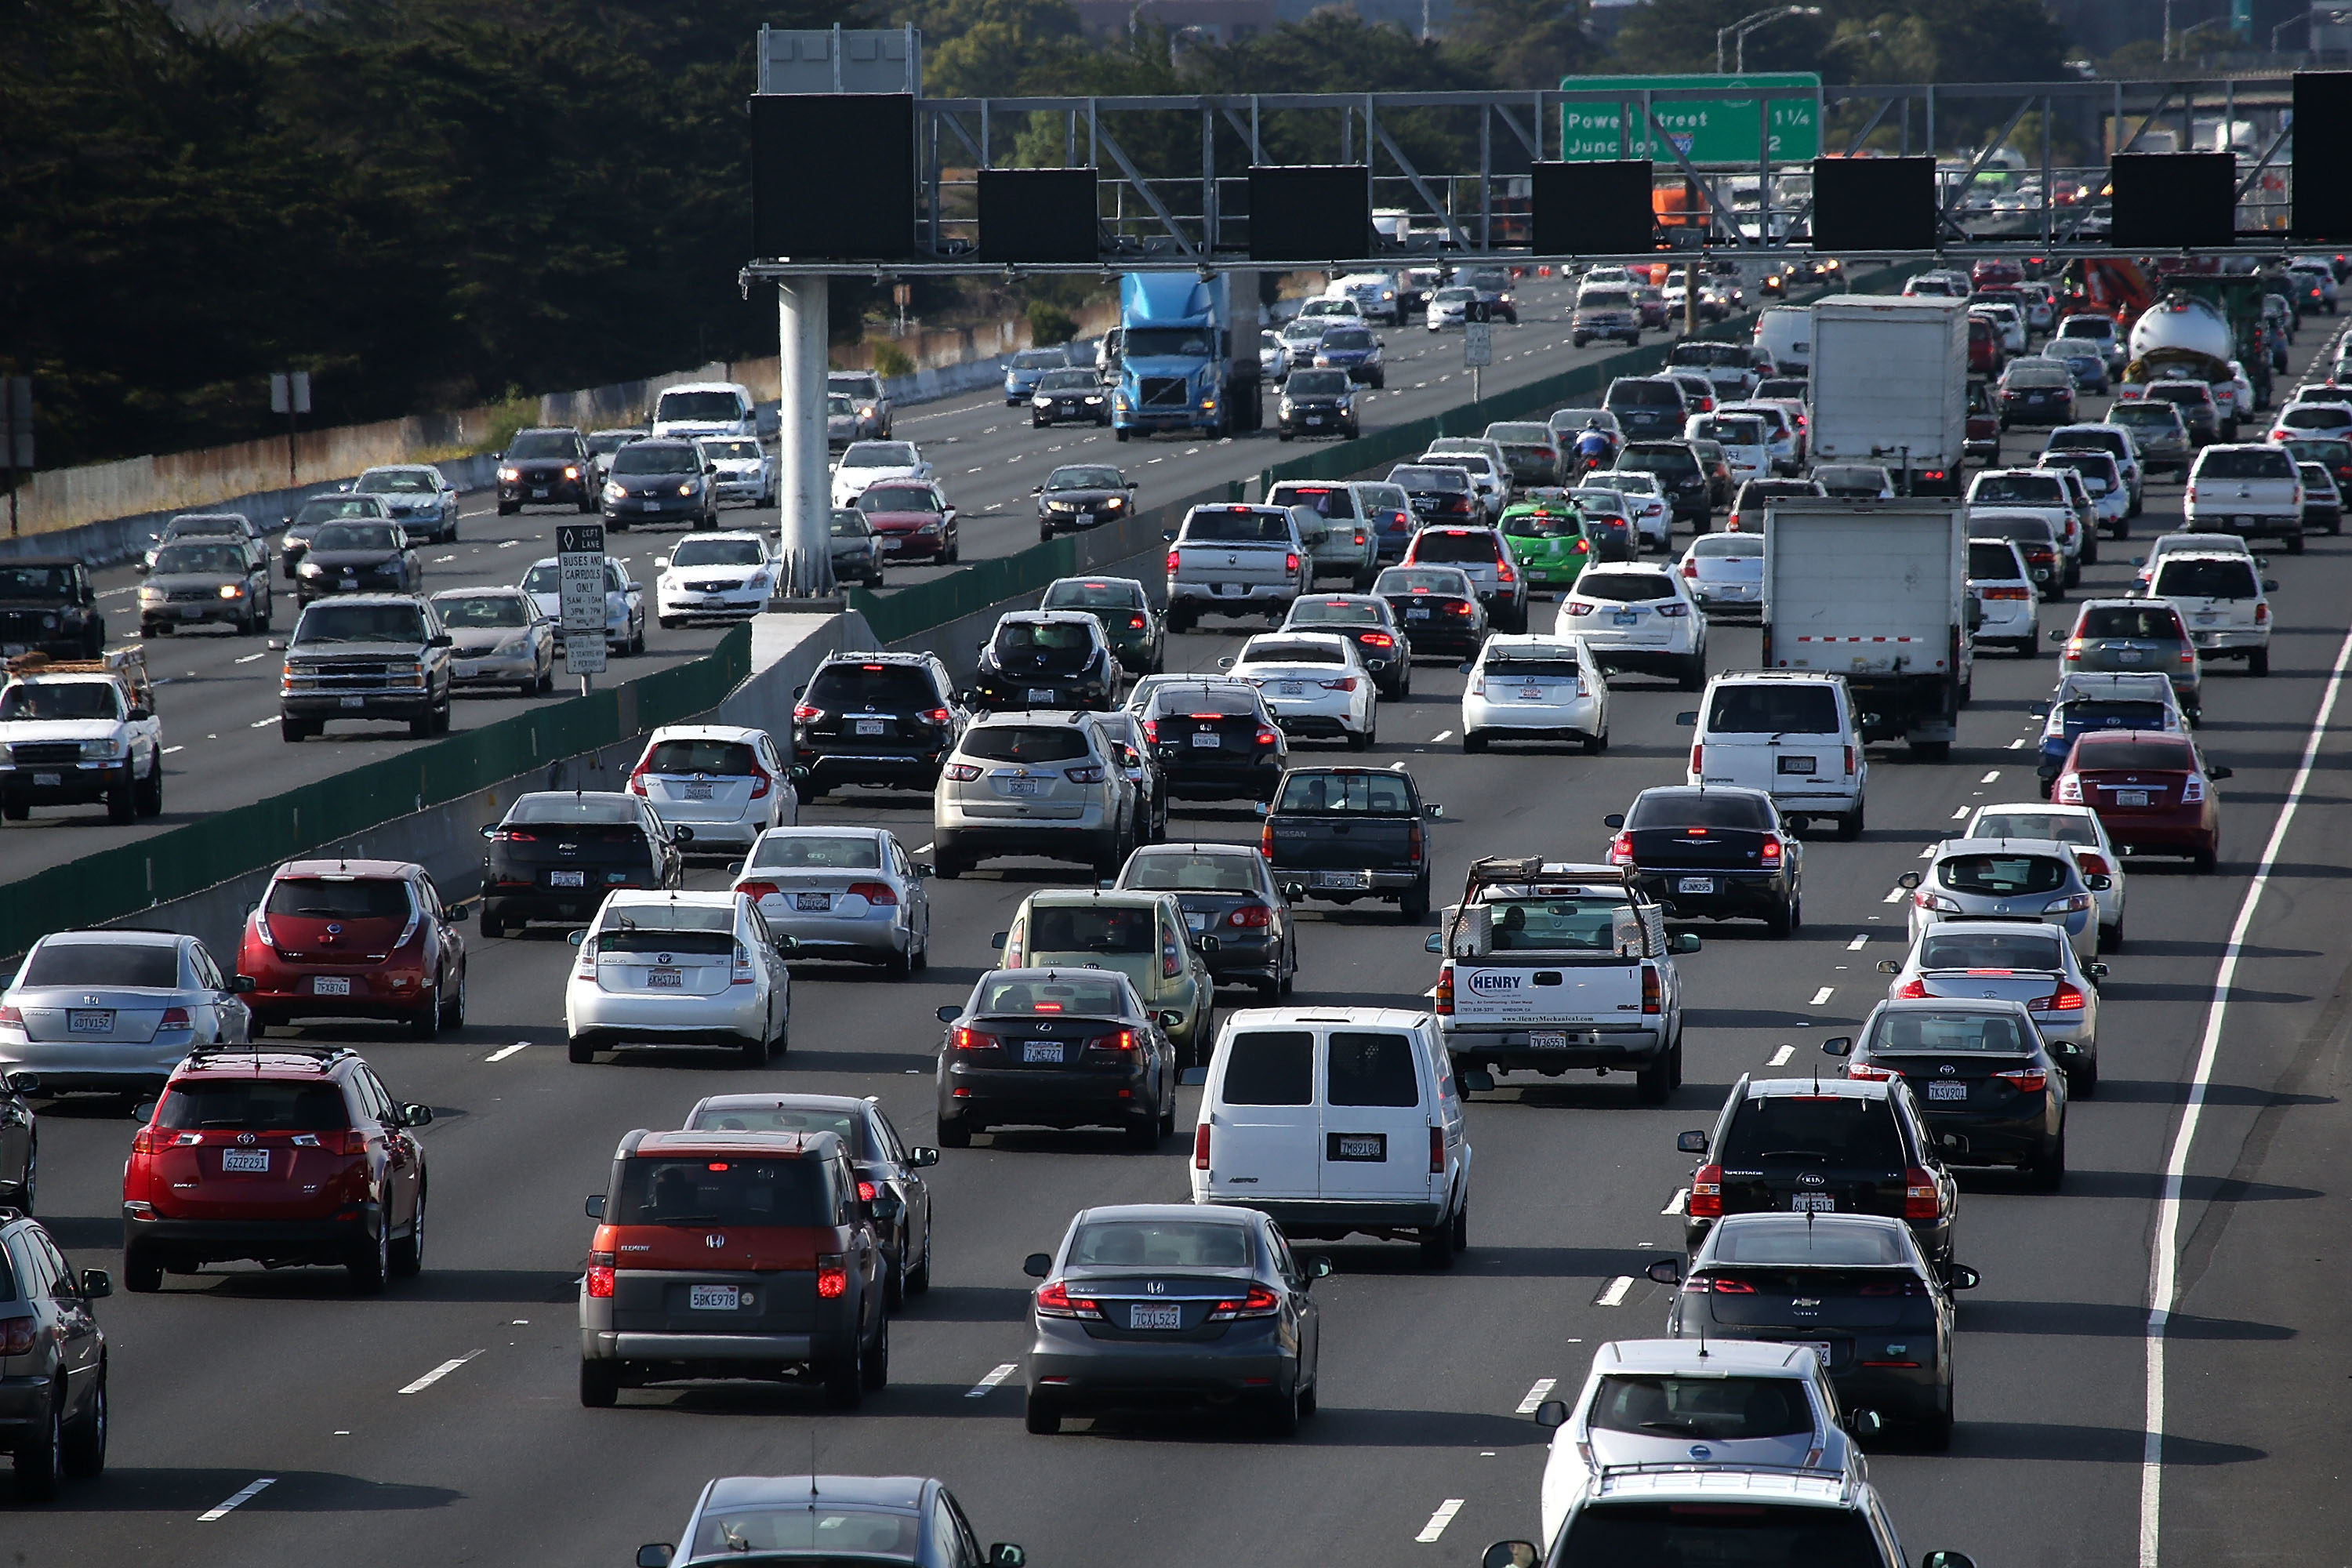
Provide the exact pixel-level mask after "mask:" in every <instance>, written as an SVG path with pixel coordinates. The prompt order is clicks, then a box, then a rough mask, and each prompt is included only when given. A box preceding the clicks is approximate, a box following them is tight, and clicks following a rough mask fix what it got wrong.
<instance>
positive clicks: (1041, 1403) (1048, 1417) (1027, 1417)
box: [1021, 432, 1126, 1437]
mask: <svg viewBox="0 0 2352 1568" xmlns="http://www.w3.org/2000/svg"><path fill="white" fill-rule="evenodd" d="M1125 438H1126V436H1125V433H1124V432H1122V433H1121V435H1120V439H1122V440H1124V439H1125ZM1021 1423H1022V1425H1023V1426H1026V1427H1028V1428H1029V1430H1030V1431H1032V1432H1034V1433H1035V1434H1036V1435H1037V1436H1040V1437H1051V1436H1054V1435H1055V1433H1056V1432H1059V1431H1060V1430H1061V1429H1062V1413H1061V1411H1060V1410H1059V1409H1057V1408H1056V1407H1055V1405H1054V1402H1053V1401H1052V1400H1050V1399H1047V1398H1046V1397H1045V1395H1043V1394H1030V1395H1029V1396H1028V1397H1027V1398H1025V1399H1024V1400H1023V1401H1022V1402H1021Z"/></svg>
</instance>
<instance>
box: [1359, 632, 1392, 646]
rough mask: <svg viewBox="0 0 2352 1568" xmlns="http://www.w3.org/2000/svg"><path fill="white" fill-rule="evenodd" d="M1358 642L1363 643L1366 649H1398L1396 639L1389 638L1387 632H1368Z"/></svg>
mask: <svg viewBox="0 0 2352 1568" xmlns="http://www.w3.org/2000/svg"><path fill="white" fill-rule="evenodd" d="M1356 640H1357V641H1358V642H1360V643H1362V644H1363V645H1364V646H1365V647H1396V638H1394V637H1391V636H1389V634H1388V633H1386V632H1366V633H1364V634H1363V635H1362V636H1361V637H1358V638H1357V639H1356Z"/></svg>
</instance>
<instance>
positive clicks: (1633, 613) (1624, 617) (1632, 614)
mask: <svg viewBox="0 0 2352 1568" xmlns="http://www.w3.org/2000/svg"><path fill="white" fill-rule="evenodd" d="M1609 619H1610V620H1611V621H1612V623H1614V624H1615V625H1617V626H1640V625H1641V624H1642V612H1641V611H1639V610H1620V611H1618V612H1617V613H1616V614H1615V615H1613V616H1610V617H1609Z"/></svg>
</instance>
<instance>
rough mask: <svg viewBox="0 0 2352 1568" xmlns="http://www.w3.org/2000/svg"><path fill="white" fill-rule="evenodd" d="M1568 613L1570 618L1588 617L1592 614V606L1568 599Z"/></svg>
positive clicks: (1578, 600)
mask: <svg viewBox="0 0 2352 1568" xmlns="http://www.w3.org/2000/svg"><path fill="white" fill-rule="evenodd" d="M1568 613H1569V614H1570V615H1571V616H1589V615H1591V613H1592V606H1591V605H1588V604H1586V603H1585V602H1584V601H1583V600H1581V599H1570V601H1569V602H1568Z"/></svg>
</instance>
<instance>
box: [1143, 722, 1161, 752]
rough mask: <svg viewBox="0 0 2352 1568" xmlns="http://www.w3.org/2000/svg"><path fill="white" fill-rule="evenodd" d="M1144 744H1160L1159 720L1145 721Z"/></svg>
mask: <svg viewBox="0 0 2352 1568" xmlns="http://www.w3.org/2000/svg"><path fill="white" fill-rule="evenodd" d="M1143 742H1144V744H1145V745H1148V746H1152V745H1158V744H1159V743H1160V721H1159V720H1157V719H1146V720H1144V721H1143Z"/></svg>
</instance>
